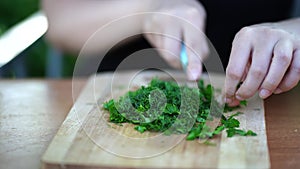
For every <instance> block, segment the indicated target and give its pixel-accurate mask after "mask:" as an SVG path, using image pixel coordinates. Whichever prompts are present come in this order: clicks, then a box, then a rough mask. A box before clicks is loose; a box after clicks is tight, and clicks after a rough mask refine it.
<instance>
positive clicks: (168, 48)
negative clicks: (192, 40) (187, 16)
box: [160, 31, 181, 69]
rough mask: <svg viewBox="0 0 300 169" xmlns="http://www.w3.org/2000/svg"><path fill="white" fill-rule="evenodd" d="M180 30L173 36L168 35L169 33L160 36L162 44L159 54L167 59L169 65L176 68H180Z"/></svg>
mask: <svg viewBox="0 0 300 169" xmlns="http://www.w3.org/2000/svg"><path fill="white" fill-rule="evenodd" d="M179 36H180V32H179V31H178V35H177V36H174V37H170V35H169V36H168V35H163V36H162V40H161V41H162V45H161V47H160V48H161V49H163V50H162V51H160V54H161V55H162V57H163V59H165V60H166V61H167V63H168V64H169V65H171V66H172V67H174V68H176V69H180V68H181V62H180V56H179V55H180V50H181V40H180V39H179Z"/></svg>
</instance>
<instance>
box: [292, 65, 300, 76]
mask: <svg viewBox="0 0 300 169" xmlns="http://www.w3.org/2000/svg"><path fill="white" fill-rule="evenodd" d="M291 70H292V71H294V72H295V73H297V75H298V77H299V76H300V65H296V64H292V65H291Z"/></svg>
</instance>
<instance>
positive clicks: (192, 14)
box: [186, 7, 200, 19]
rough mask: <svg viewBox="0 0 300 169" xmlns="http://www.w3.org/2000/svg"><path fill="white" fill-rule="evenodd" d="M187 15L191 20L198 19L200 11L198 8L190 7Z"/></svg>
mask: <svg viewBox="0 0 300 169" xmlns="http://www.w3.org/2000/svg"><path fill="white" fill-rule="evenodd" d="M186 15H187V17H188V18H190V19H193V18H197V17H198V16H199V15H200V11H199V10H198V9H197V8H196V7H190V8H189V9H188V10H187V11H186Z"/></svg>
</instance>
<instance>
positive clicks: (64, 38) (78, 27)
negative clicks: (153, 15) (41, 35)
mask: <svg viewBox="0 0 300 169" xmlns="http://www.w3.org/2000/svg"><path fill="white" fill-rule="evenodd" d="M149 2H150V1H148V0H147V1H146V0H145V1H140V0H131V1H122V0H101V1H93V0H87V1H86V0H85V1H82V0H43V4H42V6H43V10H44V11H45V12H46V15H47V17H48V19H49V23H50V24H49V30H48V33H47V37H48V39H49V40H50V41H51V42H53V43H54V45H55V46H57V47H59V48H61V49H63V50H68V51H72V52H74V51H75V52H78V51H80V49H81V48H82V46H83V45H84V43H85V42H86V40H87V39H88V38H89V37H90V36H91V35H92V34H93V33H95V32H96V31H97V30H98V29H99V28H101V27H103V26H104V25H107V24H108V23H110V22H111V21H114V20H116V19H118V18H120V17H123V16H127V15H133V14H135V13H140V12H146V11H148V10H150V9H149V8H150V7H149ZM130 18H132V19H129V17H128V18H127V19H126V22H119V23H118V24H115V25H118V26H114V27H110V28H109V31H105V32H103V33H101V32H100V33H97V37H99V38H101V39H99V43H101V45H99V43H97V40H96V42H95V43H90V44H89V48H90V50H92V51H93V50H98V51H103V50H104V49H107V48H109V47H111V46H112V45H114V43H115V42H116V41H119V40H123V39H120V38H121V37H124V36H126V35H134V34H139V33H141V32H142V17H130ZM94 40H95V39H94ZM103 42H105V43H103ZM91 45H93V46H91Z"/></svg>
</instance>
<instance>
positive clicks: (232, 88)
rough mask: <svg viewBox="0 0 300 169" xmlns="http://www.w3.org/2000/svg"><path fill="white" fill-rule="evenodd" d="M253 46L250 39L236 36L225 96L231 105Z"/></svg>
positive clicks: (227, 71) (229, 63)
mask: <svg viewBox="0 0 300 169" xmlns="http://www.w3.org/2000/svg"><path fill="white" fill-rule="evenodd" d="M250 53H251V45H250V43H249V41H248V39H245V38H244V37H241V36H238V35H237V36H236V37H235V38H234V40H233V43H232V49H231V53H230V58H229V62H228V66H227V69H226V78H225V96H226V98H227V99H226V100H228V101H227V103H229V102H230V101H231V100H232V99H233V97H234V95H235V92H236V87H237V85H238V84H239V82H240V80H241V78H242V77H243V75H244V72H245V68H246V65H247V63H248V62H249V57H250Z"/></svg>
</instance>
